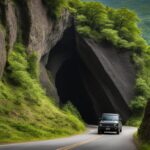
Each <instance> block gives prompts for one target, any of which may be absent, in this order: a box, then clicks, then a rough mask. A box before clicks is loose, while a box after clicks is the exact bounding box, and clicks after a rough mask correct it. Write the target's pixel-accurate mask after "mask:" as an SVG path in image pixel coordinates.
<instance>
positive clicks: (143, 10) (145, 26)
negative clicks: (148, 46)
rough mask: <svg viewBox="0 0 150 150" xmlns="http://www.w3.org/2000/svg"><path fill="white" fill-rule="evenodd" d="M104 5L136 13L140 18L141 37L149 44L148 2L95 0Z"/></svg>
mask: <svg viewBox="0 0 150 150" xmlns="http://www.w3.org/2000/svg"><path fill="white" fill-rule="evenodd" d="M95 1H99V2H102V3H104V4H105V5H108V6H110V7H114V8H124V7H125V8H129V9H131V10H134V11H136V12H137V14H138V16H139V17H140V18H141V22H140V23H139V26H140V28H141V29H142V32H143V33H142V36H143V37H144V39H145V40H147V42H148V43H150V36H149V35H150V28H149V26H150V11H149V7H150V1H149V0H95Z"/></svg>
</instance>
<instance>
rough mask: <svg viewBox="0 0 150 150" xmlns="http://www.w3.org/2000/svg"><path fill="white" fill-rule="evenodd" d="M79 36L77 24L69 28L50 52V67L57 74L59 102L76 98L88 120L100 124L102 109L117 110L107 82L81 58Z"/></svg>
mask: <svg viewBox="0 0 150 150" xmlns="http://www.w3.org/2000/svg"><path fill="white" fill-rule="evenodd" d="M70 35H71V36H70ZM75 38H76V36H75V30H74V28H73V27H70V28H68V29H67V30H66V31H65V32H64V35H63V37H62V39H61V40H60V41H59V42H58V43H57V44H56V46H55V47H54V48H53V49H52V50H51V51H50V53H49V55H47V56H46V57H47V58H48V62H47V65H46V68H47V70H49V71H50V72H51V74H52V76H53V78H54V82H55V86H56V89H57V93H58V96H59V104H60V105H61V106H63V105H64V104H66V103H67V102H68V101H70V102H72V104H73V105H74V106H75V107H76V108H77V109H78V111H79V112H80V114H81V116H82V118H83V119H84V121H85V122H86V123H88V124H97V122H98V118H99V117H100V115H101V113H106V112H109V113H110V112H111V113H114V112H115V110H114V107H113V106H112V104H111V102H110V100H109V97H108V96H107V94H106V93H105V91H104V90H103V86H102V85H101V84H100V83H98V82H97V80H96V79H95V77H94V76H93V74H92V73H91V72H90V70H89V69H88V68H87V66H86V64H85V63H84V62H83V61H82V59H81V58H80V56H79V54H78V51H77V45H76V39H75ZM101 75H102V76H103V73H102V74H101ZM100 78H101V77H100ZM104 78H105V77H102V80H103V79H104Z"/></svg>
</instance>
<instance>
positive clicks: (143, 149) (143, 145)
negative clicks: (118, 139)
mask: <svg viewBox="0 0 150 150" xmlns="http://www.w3.org/2000/svg"><path fill="white" fill-rule="evenodd" d="M134 141H135V143H136V146H137V149H138V150H150V143H147V142H142V141H140V140H139V137H138V134H137V133H135V134H134Z"/></svg>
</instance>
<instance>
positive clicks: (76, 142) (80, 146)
mask: <svg viewBox="0 0 150 150" xmlns="http://www.w3.org/2000/svg"><path fill="white" fill-rule="evenodd" d="M135 131H136V128H133V127H123V132H122V133H121V134H120V135H116V134H114V133H111V134H110V133H106V134H103V135H98V134H97V128H96V127H90V128H89V129H88V132H87V133H85V134H82V135H77V136H72V137H69V138H62V139H55V140H49V141H39V142H29V143H22V144H10V145H1V146H0V150H136V147H135V145H134V142H133V134H134V132H135Z"/></svg>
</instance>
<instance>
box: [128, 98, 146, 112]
mask: <svg viewBox="0 0 150 150" xmlns="http://www.w3.org/2000/svg"><path fill="white" fill-rule="evenodd" d="M146 103H147V101H146V99H145V98H144V97H142V96H138V97H136V98H135V99H134V100H132V101H131V104H130V105H131V108H132V110H133V112H134V113H138V114H141V112H143V110H144V108H145V106H146Z"/></svg>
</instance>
